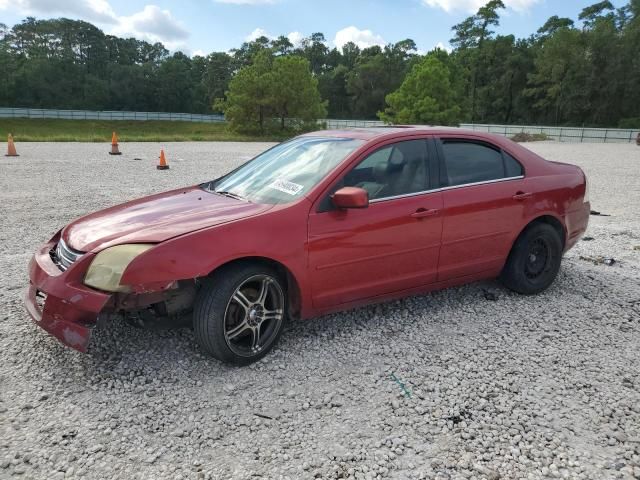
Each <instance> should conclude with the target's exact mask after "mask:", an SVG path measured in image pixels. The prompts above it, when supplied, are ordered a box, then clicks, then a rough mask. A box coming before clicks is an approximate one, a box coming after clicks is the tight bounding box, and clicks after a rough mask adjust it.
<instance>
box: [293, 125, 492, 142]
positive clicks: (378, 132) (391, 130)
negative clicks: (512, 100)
mask: <svg viewBox="0 0 640 480" xmlns="http://www.w3.org/2000/svg"><path fill="white" fill-rule="evenodd" d="M420 133H425V134H431V135H437V134H443V133H456V134H459V135H465V134H466V135H473V136H487V135H486V134H483V133H481V132H476V131H473V130H464V129H460V128H455V127H439V126H425V125H394V126H384V127H365V128H345V129H337V130H318V131H315V132H310V133H306V134H305V135H304V136H309V137H337V138H354V139H359V140H373V139H377V138H380V137H395V136H405V135H415V134H420Z"/></svg>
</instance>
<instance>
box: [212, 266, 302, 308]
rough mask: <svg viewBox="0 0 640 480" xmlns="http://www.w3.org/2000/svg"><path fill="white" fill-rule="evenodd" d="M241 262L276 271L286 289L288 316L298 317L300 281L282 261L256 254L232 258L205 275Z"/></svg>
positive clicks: (300, 296)
mask: <svg viewBox="0 0 640 480" xmlns="http://www.w3.org/2000/svg"><path fill="white" fill-rule="evenodd" d="M243 263H245V264H246V263H250V264H254V265H255V264H258V265H264V266H267V267H269V268H271V269H273V270H275V271H276V272H278V274H279V275H280V277H281V279H282V280H283V281H284V282H285V287H286V290H287V307H288V312H287V313H288V315H289V318H291V319H298V318H300V316H301V311H302V292H301V290H300V283H299V281H298V279H297V278H296V276H295V275H294V274H293V272H292V271H291V269H290V268H288V267H287V266H286V265H285V264H283V263H282V262H279V261H277V260H274V259H273V258H269V257H263V256H257V255H256V256H245V257H238V258H234V259H232V260H228V261H226V262H224V263H221V264H220V265H218V266H216V267H215V268H214V269H213V270H212V271H211V272H209V274H208V275H207V277H210V276H211V275H213V274H214V273H215V272H217V271H219V270H220V269H222V268H226V267H229V266H232V265H238V264H243Z"/></svg>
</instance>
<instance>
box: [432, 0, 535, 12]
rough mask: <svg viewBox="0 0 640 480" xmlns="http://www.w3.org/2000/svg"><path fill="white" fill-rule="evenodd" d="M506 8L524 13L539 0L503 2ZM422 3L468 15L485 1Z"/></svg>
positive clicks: (445, 0) (455, 0) (433, 1)
mask: <svg viewBox="0 0 640 480" xmlns="http://www.w3.org/2000/svg"><path fill="white" fill-rule="evenodd" d="M503 1H504V4H505V5H506V7H507V8H510V9H512V10H515V11H516V12H520V13H523V12H526V11H527V10H529V9H530V8H531V6H532V5H533V4H535V3H538V2H539V1H540V0H503ZM422 2H423V3H424V4H425V5H426V6H428V7H433V8H441V9H442V10H444V11H445V12H453V11H456V10H463V11H466V12H469V13H475V12H477V11H478V9H479V8H480V7H482V6H484V5H486V3H487V0H422Z"/></svg>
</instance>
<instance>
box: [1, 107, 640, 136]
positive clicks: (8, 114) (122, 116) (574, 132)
mask: <svg viewBox="0 0 640 480" xmlns="http://www.w3.org/2000/svg"><path fill="white" fill-rule="evenodd" d="M0 118H60V119H68V120H140V121H144V120H172V121H182V122H208V123H213V122H216V123H218V122H224V121H225V119H224V115H205V114H198V113H170V112H124V111H92V110H56V109H45V108H5V107H0ZM318 122H319V123H324V124H325V125H326V128H328V129H340V128H366V127H380V126H383V125H385V123H384V122H382V121H380V120H339V119H323V120H319V121H318ZM460 128H466V129H469V130H476V131H479V132H489V133H496V134H498V135H504V136H507V137H512V136H514V135H516V134H518V133H528V134H531V135H535V134H540V133H542V134H545V135H547V137H549V138H550V139H552V140H556V141H560V142H599V143H630V142H635V141H636V138H637V137H638V134H639V133H640V129H621V128H579V127H545V126H532V125H489V124H466V123H465V124H461V125H460Z"/></svg>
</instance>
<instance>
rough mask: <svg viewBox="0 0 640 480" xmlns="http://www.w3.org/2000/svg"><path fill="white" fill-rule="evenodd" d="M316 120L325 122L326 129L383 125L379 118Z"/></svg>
mask: <svg viewBox="0 0 640 480" xmlns="http://www.w3.org/2000/svg"><path fill="white" fill-rule="evenodd" d="M318 122H319V123H324V124H326V126H327V128H328V129H340V128H366V127H381V126H383V125H385V123H384V122H382V121H380V120H337V119H330V118H327V119H324V120H318Z"/></svg>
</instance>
